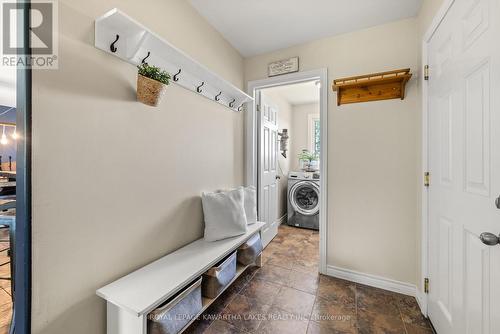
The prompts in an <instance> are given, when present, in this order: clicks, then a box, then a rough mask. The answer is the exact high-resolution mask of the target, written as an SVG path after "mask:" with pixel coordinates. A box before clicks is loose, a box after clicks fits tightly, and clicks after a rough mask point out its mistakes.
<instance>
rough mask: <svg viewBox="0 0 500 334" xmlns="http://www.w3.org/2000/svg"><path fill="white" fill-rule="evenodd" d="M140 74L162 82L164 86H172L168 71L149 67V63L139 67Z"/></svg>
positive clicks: (152, 66)
mask: <svg viewBox="0 0 500 334" xmlns="http://www.w3.org/2000/svg"><path fill="white" fill-rule="evenodd" d="M137 68H138V73H139V74H140V75H142V76H145V77H147V78H150V79H153V80H156V81H159V82H161V83H162V84H165V85H168V84H170V74H168V72H167V71H163V70H162V69H160V68H159V67H156V66H154V65H149V64H148V63H143V64H141V65H139V66H137Z"/></svg>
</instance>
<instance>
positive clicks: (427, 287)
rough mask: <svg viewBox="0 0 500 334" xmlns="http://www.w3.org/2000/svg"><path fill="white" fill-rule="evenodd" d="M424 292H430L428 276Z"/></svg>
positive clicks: (425, 280)
mask: <svg viewBox="0 0 500 334" xmlns="http://www.w3.org/2000/svg"><path fill="white" fill-rule="evenodd" d="M424 292H425V293H429V279H428V278H427V277H426V278H424Z"/></svg>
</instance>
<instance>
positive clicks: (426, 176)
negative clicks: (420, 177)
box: [424, 172, 431, 187]
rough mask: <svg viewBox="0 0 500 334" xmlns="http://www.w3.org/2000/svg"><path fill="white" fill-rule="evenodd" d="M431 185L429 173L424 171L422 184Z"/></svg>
mask: <svg viewBox="0 0 500 334" xmlns="http://www.w3.org/2000/svg"><path fill="white" fill-rule="evenodd" d="M430 185H431V174H430V173H429V172H425V173H424V186H426V187H428V186H430Z"/></svg>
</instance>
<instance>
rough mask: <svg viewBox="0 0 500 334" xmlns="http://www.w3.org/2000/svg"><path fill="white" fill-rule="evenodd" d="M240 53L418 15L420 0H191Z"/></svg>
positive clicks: (289, 44) (280, 47)
mask: <svg viewBox="0 0 500 334" xmlns="http://www.w3.org/2000/svg"><path fill="white" fill-rule="evenodd" d="M190 2H191V4H192V5H193V7H194V8H195V9H196V10H197V11H198V12H199V13H200V14H201V15H202V16H203V17H205V18H206V19H207V20H208V22H210V24H211V25H212V26H214V27H215V29H217V30H218V31H219V32H220V33H221V34H222V35H223V36H224V37H225V38H226V39H227V40H228V41H229V42H230V43H231V44H232V45H233V46H234V47H235V48H236V49H237V50H238V51H239V52H240V53H241V54H242V55H243V56H244V57H249V56H254V55H258V54H263V53H267V52H270V51H274V50H279V49H283V48H286V47H289V46H292V45H297V44H301V43H304V42H308V41H312V40H316V39H320V38H323V37H328V36H333V35H338V34H342V33H346V32H350V31H355V30H359V29H363V28H367V27H372V26H376V25H380V24H384V23H388V22H391V21H396V20H400V19H404V18H408V17H413V16H416V15H417V14H418V11H419V9H420V6H421V4H422V0H349V1H345V0H190Z"/></svg>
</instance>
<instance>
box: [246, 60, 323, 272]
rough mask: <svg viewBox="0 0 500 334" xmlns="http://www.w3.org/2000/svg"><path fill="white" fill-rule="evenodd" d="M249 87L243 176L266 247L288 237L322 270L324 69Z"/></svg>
mask: <svg viewBox="0 0 500 334" xmlns="http://www.w3.org/2000/svg"><path fill="white" fill-rule="evenodd" d="M248 87H249V94H250V95H251V96H253V97H254V99H255V100H254V102H253V104H249V106H248V112H247V118H246V130H247V131H246V139H247V141H246V145H247V146H246V163H247V174H246V177H247V184H249V185H254V186H255V187H256V188H257V197H258V216H259V220H260V221H263V222H265V223H266V226H265V228H264V230H263V233H262V235H263V237H262V239H263V243H264V246H268V245H269V244H270V243H271V242H272V243H273V244H276V243H280V244H283V242H284V241H286V243H284V244H286V245H287V246H289V247H290V250H289V253H291V254H292V255H293V253H297V254H303V253H305V254H310V257H309V258H308V259H307V260H308V261H307V262H308V263H311V264H313V265H314V267H315V268H317V270H318V271H319V272H320V273H326V254H327V252H326V250H327V212H328V211H327V210H328V209H327V192H326V185H327V149H326V147H327V126H326V125H327V71H326V69H321V70H314V71H308V72H298V73H293V74H287V75H282V76H279V77H272V78H268V79H263V80H258V81H252V82H249V83H248ZM322 189H324V190H325V191H322ZM273 240H274V241H273ZM294 242H295V243H296V245H295V244H294ZM304 244H305V245H306V246H304ZM274 246H275V245H271V246H270V247H274ZM306 248H307V249H306ZM312 262H314V263H312Z"/></svg>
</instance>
